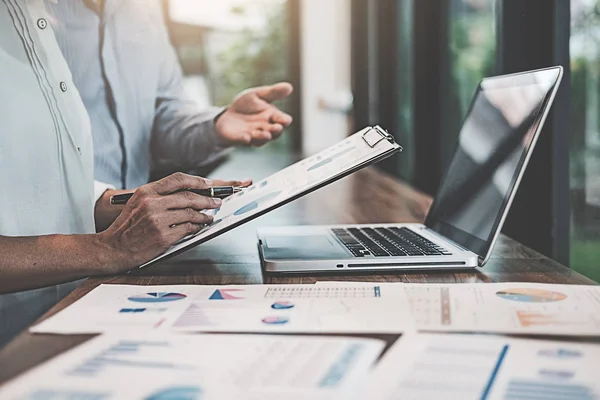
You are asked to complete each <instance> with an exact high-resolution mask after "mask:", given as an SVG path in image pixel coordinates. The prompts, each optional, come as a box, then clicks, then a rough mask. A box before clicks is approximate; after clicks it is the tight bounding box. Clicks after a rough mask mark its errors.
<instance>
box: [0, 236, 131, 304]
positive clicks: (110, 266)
mask: <svg viewBox="0 0 600 400" xmlns="http://www.w3.org/2000/svg"><path fill="white" fill-rule="evenodd" d="M0 254H2V257H1V258H0V293H9V292H18V291H22V290H27V289H35V288H38V287H43V286H49V285H54V284H58V283H63V282H69V281H73V280H76V279H81V278H85V277H88V276H94V275H102V274H109V273H114V272H117V271H118V270H119V268H120V266H119V265H116V264H117V263H118V261H117V260H118V259H119V257H118V254H115V253H114V251H111V249H110V247H109V246H108V245H107V244H106V243H104V242H103V241H102V240H101V238H100V235H48V236H32V237H6V236H0Z"/></svg>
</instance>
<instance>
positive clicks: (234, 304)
mask: <svg viewBox="0 0 600 400" xmlns="http://www.w3.org/2000/svg"><path fill="white" fill-rule="evenodd" d="M373 310H378V311H379V312H373ZM82 315H85V316H86V318H81V316H82ZM388 315H395V316H396V317H397V318H388V317H387V316H388ZM412 328H413V323H412V317H411V316H410V309H409V305H408V301H407V299H406V294H405V293H404V290H403V289H402V287H401V286H399V285H394V284H385V283H383V284H371V285H360V286H359V285H348V286H342V285H336V286H332V287H328V286H315V285H239V286H196V285H178V286H135V285H100V286H99V287H97V288H95V289H94V290H92V291H91V292H90V293H88V294H87V295H86V296H84V297H83V298H82V299H80V300H79V301H77V302H75V303H74V304H73V305H71V306H69V307H67V308H66V309H65V310H63V311H61V312H59V313H57V314H56V315H55V316H52V317H50V318H48V319H47V320H45V321H43V322H41V323H40V324H38V325H36V326H34V327H32V328H31V331H32V332H38V333H58V334H75V333H101V332H113V331H116V332H118V331H123V330H131V329H142V330H171V331H199V332H355V333H367V332H375V333H401V332H403V331H404V330H406V329H412Z"/></svg>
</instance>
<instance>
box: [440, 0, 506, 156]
mask: <svg viewBox="0 0 600 400" xmlns="http://www.w3.org/2000/svg"><path fill="white" fill-rule="evenodd" d="M494 10H495V0H451V2H450V22H449V27H448V29H449V58H450V72H449V73H450V77H449V79H450V88H449V97H448V98H449V102H448V104H447V107H448V111H447V115H448V126H447V128H446V129H447V131H446V132H443V137H444V140H445V141H446V144H447V146H445V148H446V150H445V152H444V153H445V154H444V165H447V164H448V162H449V161H450V158H451V157H452V153H453V151H454V148H455V146H456V140H457V139H458V133H459V132H460V128H461V125H462V121H463V118H464V117H465V115H466V113H467V111H468V109H469V105H470V104H471V99H472V98H473V93H475V89H476V87H477V85H478V84H479V81H480V80H481V79H482V78H484V77H486V76H490V75H493V74H494V69H495V68H494V67H495V59H496V32H495V20H496V17H495V12H494Z"/></svg>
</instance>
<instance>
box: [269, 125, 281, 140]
mask: <svg viewBox="0 0 600 400" xmlns="http://www.w3.org/2000/svg"><path fill="white" fill-rule="evenodd" d="M267 129H268V130H269V132H271V136H272V137H273V139H277V138H278V137H279V136H281V134H282V133H283V129H284V128H283V125H281V124H271V125H269V127H268V128H267Z"/></svg>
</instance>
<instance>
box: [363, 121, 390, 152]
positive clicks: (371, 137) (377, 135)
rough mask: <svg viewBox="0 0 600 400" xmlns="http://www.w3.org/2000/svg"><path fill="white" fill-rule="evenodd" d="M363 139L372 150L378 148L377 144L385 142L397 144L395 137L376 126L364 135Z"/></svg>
mask: <svg viewBox="0 0 600 400" xmlns="http://www.w3.org/2000/svg"><path fill="white" fill-rule="evenodd" d="M362 138H363V140H364V141H365V143H366V144H367V145H369V147H370V148H373V147H375V146H377V144H378V143H379V142H381V141H383V140H387V141H388V142H390V143H396V141H395V140H394V137H393V136H392V135H390V134H389V133H388V132H387V131H386V130H385V129H383V128H382V127H380V126H379V125H377V126H374V127H372V128H370V129H369V130H367V131H366V132H365V133H363V135H362Z"/></svg>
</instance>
